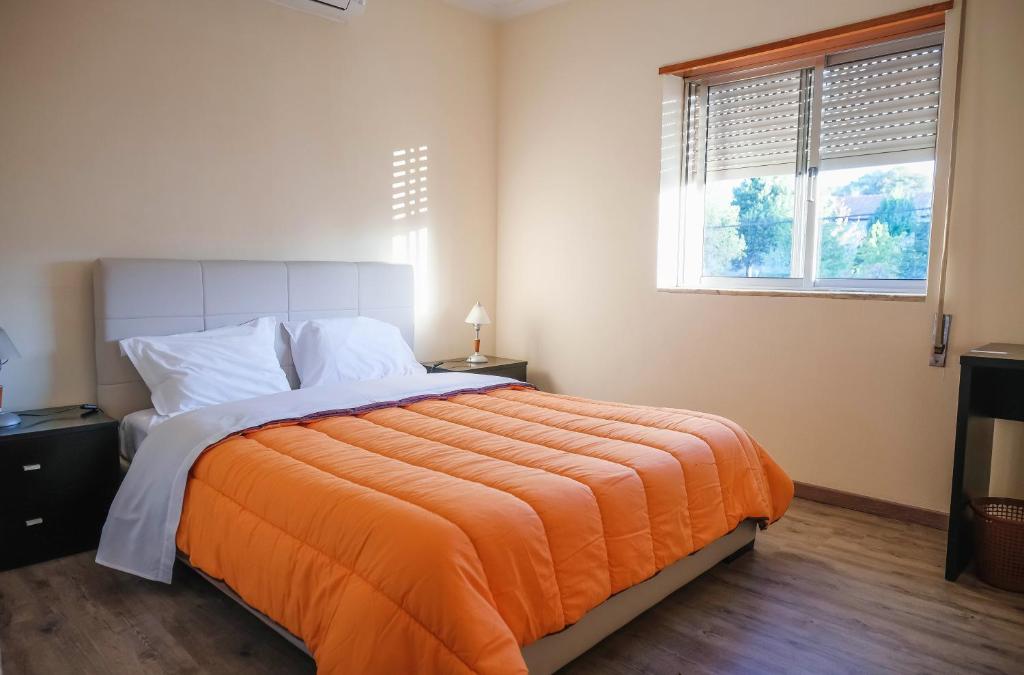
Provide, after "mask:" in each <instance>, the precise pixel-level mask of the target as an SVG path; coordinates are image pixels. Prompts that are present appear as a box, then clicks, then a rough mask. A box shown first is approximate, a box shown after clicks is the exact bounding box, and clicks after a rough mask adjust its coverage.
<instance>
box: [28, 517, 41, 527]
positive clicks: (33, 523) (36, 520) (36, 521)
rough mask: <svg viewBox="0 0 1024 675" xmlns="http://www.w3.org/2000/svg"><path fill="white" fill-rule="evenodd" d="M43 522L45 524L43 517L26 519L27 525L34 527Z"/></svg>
mask: <svg viewBox="0 0 1024 675" xmlns="http://www.w3.org/2000/svg"><path fill="white" fill-rule="evenodd" d="M42 524H43V519H42V518H31V519H29V520H26V521H25V527H34V526H36V525H42Z"/></svg>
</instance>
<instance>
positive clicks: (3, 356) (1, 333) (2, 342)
mask: <svg viewBox="0 0 1024 675" xmlns="http://www.w3.org/2000/svg"><path fill="white" fill-rule="evenodd" d="M484 316H486V314H485V315H484ZM20 358H21V354H20V353H18V348H17V347H15V346H14V343H13V342H11V338H9V337H8V336H7V331H5V330H4V329H3V328H0V361H6V360H8V359H20Z"/></svg>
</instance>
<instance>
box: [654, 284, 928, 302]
mask: <svg viewBox="0 0 1024 675" xmlns="http://www.w3.org/2000/svg"><path fill="white" fill-rule="evenodd" d="M658 292H660V293H691V294H694V295H763V296H769V297H776V298H830V299H833V300H887V301H896V302H924V301H925V298H926V297H927V296H926V295H925V294H924V293H879V292H877V291H828V290H814V291H797V290H772V289H760V288H682V287H675V288H659V289H658Z"/></svg>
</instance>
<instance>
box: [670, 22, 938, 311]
mask: <svg viewBox="0 0 1024 675" xmlns="http://www.w3.org/2000/svg"><path fill="white" fill-rule="evenodd" d="M929 30H930V32H929ZM929 30H925V31H922V30H917V31H914V34H913V35H912V36H911V37H900V38H898V39H889V40H885V41H881V42H879V41H875V42H874V43H872V44H869V45H868V46H860V47H857V48H850V49H840V50H838V51H829V52H824V53H817V54H807V55H802V56H800V57H798V58H793V59H789V60H786V61H785V62H781V63H779V62H776V63H767V64H765V63H758V64H756V65H754V66H752V67H744V68H741V69H733V70H721V69H718V70H716V71H715V72H711V73H708V74H696V75H692V76H688V77H684V78H683V80H682V82H681V84H679V83H678V82H679V80H678V78H673V79H674V80H675V82H676V84H674V85H673V86H674V89H671V91H675V92H678V93H677V94H676V95H675V96H674V98H673V97H668V96H667V97H666V104H667V105H666V110H665V120H666V122H665V125H664V137H663V170H662V177H663V182H662V201H663V204H662V207H663V217H662V222H663V225H662V229H663V230H664V229H665V221H666V218H665V212H666V208H667V209H668V210H670V211H671V210H672V209H674V208H675V209H676V212H675V213H674V216H673V218H672V219H671V220H672V221H673V222H672V223H671V224H670V227H672V226H674V227H675V228H676V229H678V232H676V233H674V234H673V233H669V234H668V236H666V235H665V233H664V232H663V234H662V236H661V237H660V238H659V249H660V250H659V286H661V287H689V288H716V289H730V288H732V289H737V288H738V289H765V290H794V291H801V290H802V291H814V290H820V291H840V292H850V291H853V292H881V293H906V294H923V293H924V292H925V288H926V281H927V277H928V267H929V253H930V248H931V242H932V230H933V227H932V225H933V218H932V208H933V206H932V205H933V200H934V197H935V189H934V185H935V178H936V174H937V172H936V149H937V143H936V141H937V138H938V136H939V98H940V97H939V94H940V83H941V71H942V56H943V48H942V45H943V32H942V30H941V29H936V28H935V27H934V26H932V27H930V29H929ZM805 37H811V36H805ZM861 44H863V42H862V43H861ZM672 101H678V102H679V104H678V105H677V106H675V107H672V106H670V105H668V104H670V103H671V102H672ZM675 162H678V167H679V168H678V170H674V168H675V167H674V166H673V165H674V163H675ZM673 182H677V184H675V185H673ZM676 199H677V200H678V207H676V206H675V205H674V204H672V203H671V202H672V200H676ZM662 249H665V250H662ZM663 267H668V268H671V271H670V272H669V273H668V274H666V273H665V271H664V269H662V268H663Z"/></svg>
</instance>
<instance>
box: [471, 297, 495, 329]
mask: <svg viewBox="0 0 1024 675" xmlns="http://www.w3.org/2000/svg"><path fill="white" fill-rule="evenodd" d="M490 322H491V317H489V316H487V310H486V309H484V306H483V305H481V304H480V303H479V302H478V303H476V304H475V305H473V309H471V310H469V314H468V315H467V316H466V323H471V324H473V325H474V326H486V325H487V324H489V323H490Z"/></svg>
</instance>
